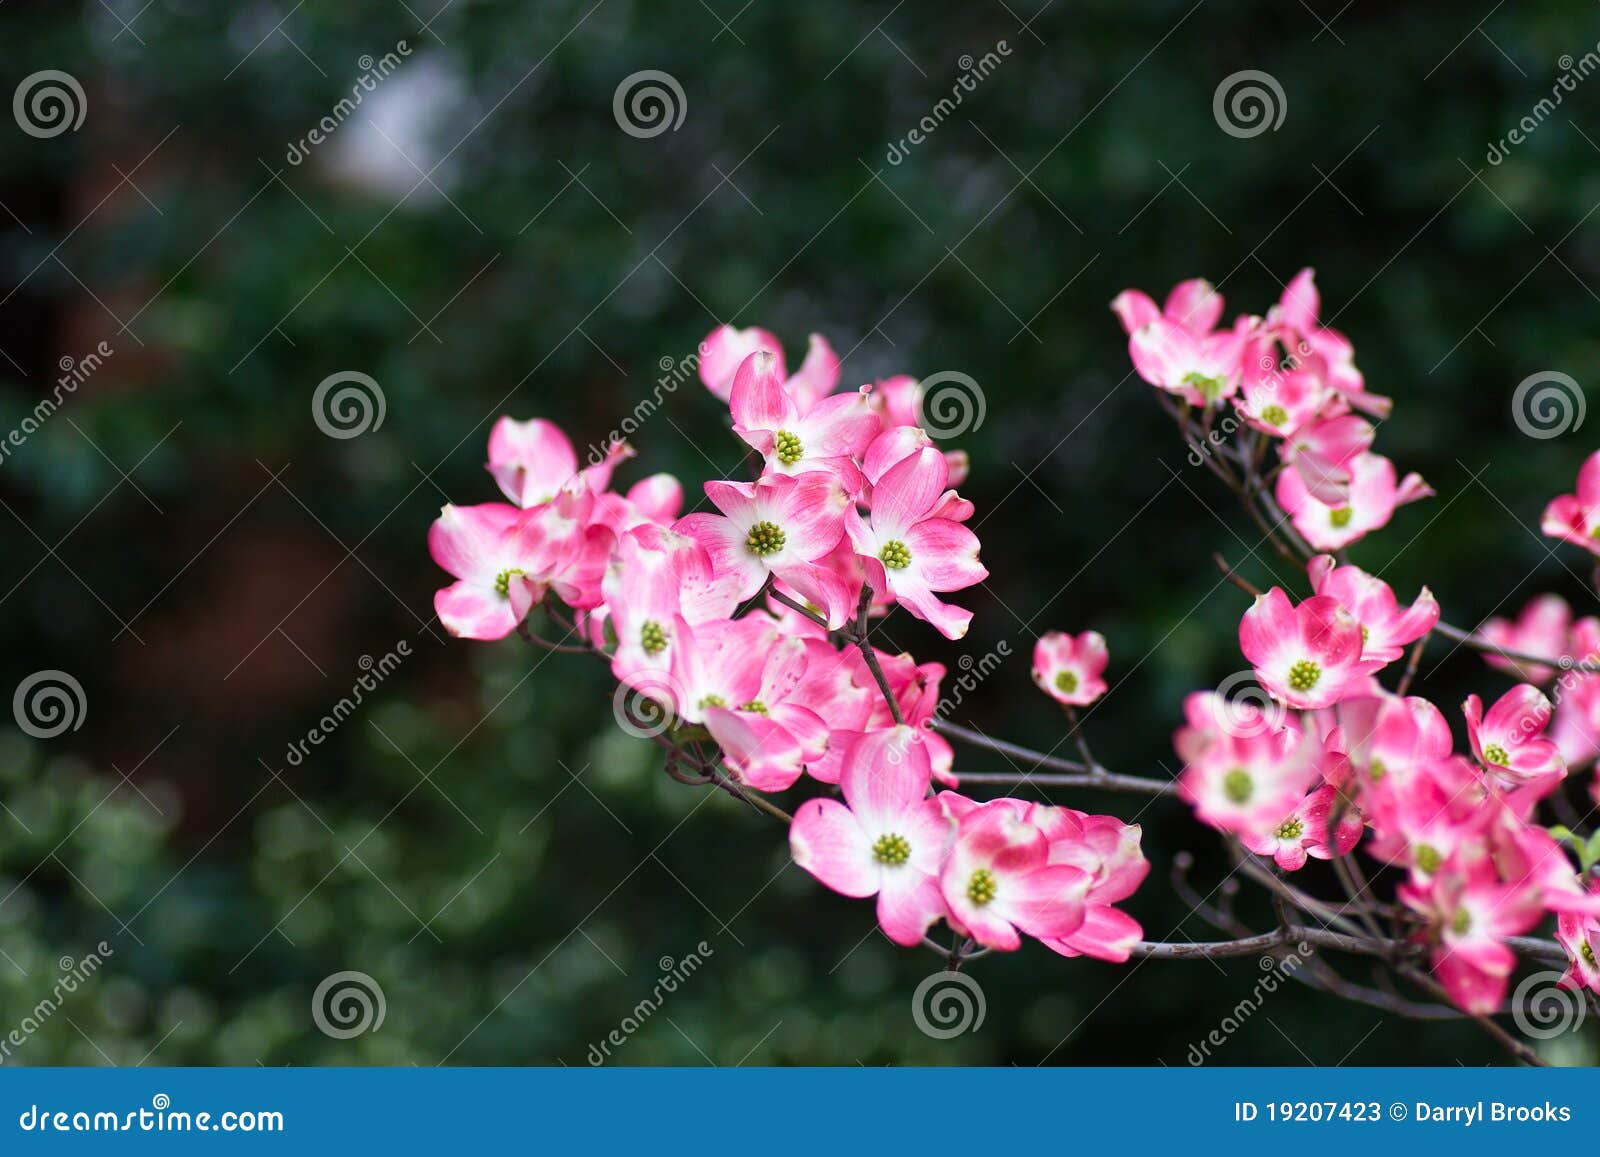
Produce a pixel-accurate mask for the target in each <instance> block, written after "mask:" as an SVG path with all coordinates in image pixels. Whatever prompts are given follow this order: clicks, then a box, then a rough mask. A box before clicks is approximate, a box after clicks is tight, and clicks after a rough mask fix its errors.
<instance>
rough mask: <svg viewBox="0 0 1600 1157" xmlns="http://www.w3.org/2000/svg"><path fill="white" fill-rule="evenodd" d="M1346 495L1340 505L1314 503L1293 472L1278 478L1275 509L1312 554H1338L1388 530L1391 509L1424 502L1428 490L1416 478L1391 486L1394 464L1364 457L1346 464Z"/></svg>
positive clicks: (1429, 493) (1378, 457)
mask: <svg viewBox="0 0 1600 1157" xmlns="http://www.w3.org/2000/svg"><path fill="white" fill-rule="evenodd" d="M1349 468H1350V492H1349V495H1348V497H1347V498H1346V499H1345V501H1344V502H1343V503H1342V504H1339V505H1333V504H1330V503H1326V502H1322V501H1319V500H1318V499H1317V498H1316V497H1315V496H1314V495H1312V493H1311V492H1310V491H1309V490H1308V489H1307V487H1306V484H1305V482H1304V481H1302V480H1301V477H1300V473H1299V471H1297V470H1285V471H1283V473H1281V474H1279V475H1278V486H1277V497H1278V503H1279V505H1280V506H1282V507H1283V509H1284V510H1285V511H1286V512H1288V514H1289V517H1290V518H1291V519H1292V520H1293V521H1294V528H1295V529H1296V530H1298V531H1299V532H1300V533H1301V534H1302V535H1304V536H1305V540H1306V541H1307V542H1309V543H1310V544H1311V545H1312V547H1313V548H1315V549H1316V550H1340V549H1342V548H1344V547H1346V546H1349V545H1350V544H1351V543H1352V542H1355V541H1356V540H1357V539H1359V538H1363V537H1365V536H1366V535H1367V534H1368V533H1369V532H1371V531H1374V530H1378V529H1381V528H1382V527H1384V526H1387V525H1388V524H1389V520H1390V519H1391V518H1393V517H1394V512H1395V509H1396V508H1397V507H1400V506H1403V505H1405V504H1406V503H1408V502H1415V501H1417V500H1418V499H1419V498H1428V497H1431V496H1432V494H1433V489H1432V487H1430V486H1429V485H1428V484H1427V483H1426V482H1424V481H1423V480H1422V476H1421V475H1419V474H1407V475H1406V476H1405V479H1404V480H1403V481H1401V482H1400V483H1399V484H1398V485H1396V483H1395V471H1394V463H1393V462H1391V461H1389V459H1387V458H1385V457H1384V456H1383V455H1381V454H1373V453H1371V452H1370V451H1369V452H1367V453H1364V454H1358V455H1356V457H1355V458H1353V459H1352V460H1351V461H1350V463H1349Z"/></svg>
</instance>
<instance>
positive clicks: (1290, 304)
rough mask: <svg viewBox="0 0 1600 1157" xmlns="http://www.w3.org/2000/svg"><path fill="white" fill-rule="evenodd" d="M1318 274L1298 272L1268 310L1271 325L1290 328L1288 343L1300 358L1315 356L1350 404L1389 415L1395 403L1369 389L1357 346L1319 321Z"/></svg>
mask: <svg viewBox="0 0 1600 1157" xmlns="http://www.w3.org/2000/svg"><path fill="white" fill-rule="evenodd" d="M1315 276H1316V275H1315V273H1314V271H1313V270H1311V269H1309V268H1307V269H1302V270H1301V271H1300V272H1299V273H1297V274H1296V275H1295V277H1294V279H1293V280H1292V281H1290V282H1289V284H1288V285H1287V286H1285V287H1284V291H1283V296H1282V297H1280V298H1279V299H1278V304H1277V305H1276V306H1274V307H1273V308H1272V309H1271V310H1270V311H1268V313H1267V321H1266V324H1267V327H1268V328H1269V329H1272V330H1279V331H1287V332H1286V333H1284V334H1283V338H1284V345H1285V346H1287V347H1288V348H1290V349H1291V350H1292V351H1293V354H1294V356H1295V358H1296V360H1299V361H1309V360H1312V359H1315V360H1316V361H1317V362H1318V363H1320V365H1321V367H1322V368H1321V373H1322V375H1323V376H1324V377H1325V379H1326V380H1327V382H1328V385H1329V386H1331V387H1332V388H1333V389H1334V390H1335V391H1336V392H1337V393H1338V395H1339V397H1340V398H1342V399H1343V400H1344V402H1345V403H1347V404H1348V405H1351V406H1354V407H1355V408H1356V409H1358V410H1361V411H1362V412H1364V413H1367V414H1371V415H1372V416H1373V417H1375V418H1387V417H1388V416H1389V411H1390V410H1391V409H1392V408H1393V405H1394V403H1393V402H1392V401H1391V400H1390V399H1388V398H1385V397H1382V396H1381V395H1379V394H1374V393H1371V392H1369V391H1368V390H1367V387H1366V381H1365V379H1364V378H1363V377H1362V374H1361V371H1360V370H1358V369H1357V368H1356V365H1355V360H1354V358H1355V349H1354V347H1353V346H1352V345H1351V344H1350V339H1349V338H1347V337H1345V336H1344V334H1342V333H1340V332H1339V331H1338V330H1334V329H1329V328H1328V327H1327V326H1325V325H1323V324H1321V322H1319V321H1318V320H1317V315H1318V313H1319V312H1320V311H1321V308H1322V295H1321V294H1320V293H1319V292H1318V291H1317V285H1316V279H1315Z"/></svg>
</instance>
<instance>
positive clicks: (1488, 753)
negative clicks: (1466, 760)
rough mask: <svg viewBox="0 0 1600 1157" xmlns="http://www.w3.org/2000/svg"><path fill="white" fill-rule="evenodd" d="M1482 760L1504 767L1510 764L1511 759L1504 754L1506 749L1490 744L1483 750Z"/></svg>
mask: <svg viewBox="0 0 1600 1157" xmlns="http://www.w3.org/2000/svg"><path fill="white" fill-rule="evenodd" d="M1483 758H1484V760H1485V761H1486V762H1488V763H1492V764H1495V765H1496V766H1497V767H1504V766H1505V765H1506V764H1508V763H1510V762H1511V757H1510V756H1509V755H1507V754H1506V749H1505V748H1503V747H1501V746H1500V745H1499V744H1498V743H1491V744H1489V745H1488V746H1487V747H1485V748H1484V749H1483Z"/></svg>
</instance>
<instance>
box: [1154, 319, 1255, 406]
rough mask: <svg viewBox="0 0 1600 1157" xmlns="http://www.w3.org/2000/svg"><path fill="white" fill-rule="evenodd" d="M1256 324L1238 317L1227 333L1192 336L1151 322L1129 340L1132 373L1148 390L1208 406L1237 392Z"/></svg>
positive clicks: (1166, 323)
mask: <svg viewBox="0 0 1600 1157" xmlns="http://www.w3.org/2000/svg"><path fill="white" fill-rule="evenodd" d="M1255 321H1256V319H1255V318H1245V317H1241V318H1240V319H1239V320H1238V322H1237V323H1236V324H1235V325H1234V327H1233V328H1232V329H1231V330H1230V329H1221V330H1217V331H1216V332H1215V333H1207V334H1197V333H1195V332H1194V331H1193V330H1190V329H1187V328H1185V327H1183V326H1181V325H1178V324H1176V323H1174V322H1172V321H1169V320H1167V319H1166V318H1165V317H1159V318H1156V319H1155V320H1154V321H1152V322H1150V323H1149V324H1148V325H1145V326H1144V327H1143V328H1141V329H1138V330H1135V331H1134V333H1133V336H1132V337H1131V338H1129V339H1128V352H1129V354H1130V356H1131V357H1132V358H1133V368H1134V369H1135V370H1136V371H1138V374H1139V376H1140V377H1141V378H1143V379H1144V380H1145V381H1147V382H1149V383H1150V384H1151V385H1152V386H1159V387H1160V388H1161V389H1163V390H1166V391H1168V392H1169V393H1174V394H1177V395H1178V396H1179V397H1181V398H1182V399H1183V400H1184V401H1186V402H1188V403H1189V404H1190V405H1193V406H1208V405H1211V404H1213V403H1215V402H1218V401H1220V400H1221V399H1223V398H1227V397H1231V396H1232V395H1233V394H1235V393H1237V392H1238V389H1239V384H1240V381H1241V380H1242V373H1243V371H1242V362H1243V358H1244V353H1245V348H1246V346H1247V345H1248V344H1249V341H1250V338H1251V337H1252V336H1253V333H1254V326H1255Z"/></svg>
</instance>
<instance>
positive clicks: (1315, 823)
mask: <svg viewBox="0 0 1600 1157" xmlns="http://www.w3.org/2000/svg"><path fill="white" fill-rule="evenodd" d="M1341 800H1342V802H1341ZM1336 807H1337V808H1338V809H1339V817H1338V820H1337V822H1335V823H1334V825H1333V831H1332V833H1331V836H1330V833H1329V830H1328V823H1329V820H1330V819H1332V818H1333V813H1334V809H1335V808H1336ZM1362 829H1363V825H1362V820H1361V812H1360V811H1359V810H1358V809H1357V808H1356V806H1355V804H1354V803H1353V802H1351V801H1350V800H1349V799H1344V798H1343V797H1341V796H1340V794H1339V791H1338V789H1337V788H1336V787H1334V786H1333V785H1332V784H1323V785H1322V786H1321V787H1319V788H1317V789H1316V790H1315V791H1313V792H1311V793H1310V794H1309V795H1307V796H1306V797H1305V798H1304V799H1302V800H1301V801H1300V802H1299V803H1298V804H1296V805H1295V807H1294V808H1293V809H1292V810H1291V811H1289V812H1288V813H1287V814H1285V815H1284V816H1283V817H1282V818H1281V819H1279V820H1278V821H1277V822H1276V823H1275V824H1273V825H1272V826H1271V827H1269V828H1266V829H1263V830H1262V831H1260V832H1246V833H1243V834H1241V836H1240V840H1241V842H1242V843H1243V844H1244V846H1245V847H1247V848H1249V849H1250V850H1251V851H1252V852H1255V853H1256V854H1257V855H1259V856H1271V857H1272V858H1273V859H1274V860H1276V861H1277V864H1278V867H1280V868H1282V869H1283V870H1284V871H1286V872H1296V871H1299V870H1300V869H1301V868H1303V867H1305V864H1306V857H1307V856H1311V857H1313V858H1315V859H1318V860H1331V859H1332V858H1333V857H1334V855H1335V854H1338V855H1341V856H1342V855H1344V854H1345V853H1347V852H1349V851H1350V850H1351V849H1353V848H1354V847H1355V846H1356V844H1357V843H1359V842H1360V840H1361V832H1362Z"/></svg>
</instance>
